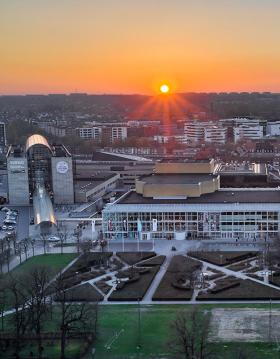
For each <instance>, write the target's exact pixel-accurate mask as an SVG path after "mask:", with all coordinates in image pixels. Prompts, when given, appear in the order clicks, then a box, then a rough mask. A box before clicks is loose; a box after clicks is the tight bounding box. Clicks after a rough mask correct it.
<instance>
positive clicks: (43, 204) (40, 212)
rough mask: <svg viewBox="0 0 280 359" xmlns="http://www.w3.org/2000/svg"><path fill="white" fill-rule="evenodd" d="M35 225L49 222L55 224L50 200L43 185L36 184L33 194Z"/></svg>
mask: <svg viewBox="0 0 280 359" xmlns="http://www.w3.org/2000/svg"><path fill="white" fill-rule="evenodd" d="M33 208H34V221H35V224H40V223H43V222H50V223H52V224H56V219H55V215H54V210H53V205H52V202H51V199H50V197H49V195H48V193H47V191H46V189H45V187H44V186H43V185H40V184H37V185H36V189H35V191H34V194H33Z"/></svg>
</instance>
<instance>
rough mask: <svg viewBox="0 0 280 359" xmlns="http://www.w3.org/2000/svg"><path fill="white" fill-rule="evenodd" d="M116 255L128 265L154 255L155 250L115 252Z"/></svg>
mask: <svg viewBox="0 0 280 359" xmlns="http://www.w3.org/2000/svg"><path fill="white" fill-rule="evenodd" d="M116 255H117V256H118V257H119V258H120V259H121V260H123V261H124V262H126V263H127V264H129V265H134V264H136V263H138V262H140V261H143V260H144V259H149V258H152V257H155V256H156V253H155V252H117V253H116Z"/></svg>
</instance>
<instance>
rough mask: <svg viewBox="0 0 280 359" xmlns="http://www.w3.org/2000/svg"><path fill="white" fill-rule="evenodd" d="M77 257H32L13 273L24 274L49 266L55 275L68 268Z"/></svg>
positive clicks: (46, 255) (50, 255)
mask: <svg viewBox="0 0 280 359" xmlns="http://www.w3.org/2000/svg"><path fill="white" fill-rule="evenodd" d="M76 257H77V254H76V253H65V254H42V255H39V256H35V257H30V258H28V259H27V261H25V262H23V263H22V264H20V265H18V266H17V267H15V268H14V269H13V270H12V271H11V273H13V274H14V273H21V274H22V273H24V272H26V271H28V270H29V269H30V268H32V267H33V266H36V265H42V266H48V267H50V268H51V270H52V272H53V273H54V274H56V273H58V272H59V271H60V270H61V269H63V268H64V267H66V266H67V264H69V263H70V262H71V261H72V260H73V259H74V258H76Z"/></svg>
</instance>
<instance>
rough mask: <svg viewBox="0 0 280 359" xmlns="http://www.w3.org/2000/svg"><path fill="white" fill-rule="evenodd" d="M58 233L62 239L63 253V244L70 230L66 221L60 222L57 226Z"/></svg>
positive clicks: (61, 247) (61, 250) (61, 251)
mask: <svg viewBox="0 0 280 359" xmlns="http://www.w3.org/2000/svg"><path fill="white" fill-rule="evenodd" d="M57 234H58V237H59V239H60V253H61V254H63V245H64V243H65V242H66V241H67V238H68V235H69V230H68V228H67V226H66V225H65V223H63V222H60V223H59V225H58V226H57Z"/></svg>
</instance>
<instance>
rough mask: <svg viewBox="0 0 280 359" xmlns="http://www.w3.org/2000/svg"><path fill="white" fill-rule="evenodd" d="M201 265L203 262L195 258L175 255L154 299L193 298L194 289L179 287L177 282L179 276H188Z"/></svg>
mask: <svg viewBox="0 0 280 359" xmlns="http://www.w3.org/2000/svg"><path fill="white" fill-rule="evenodd" d="M201 266H202V264H201V263H200V262H198V261H196V260H195V259H192V258H188V257H184V256H180V255H177V256H174V257H173V258H172V260H171V262H170V264H169V267H168V268H167V271H166V273H165V274H164V276H163V278H162V280H161V282H160V283H159V286H158V287H157V289H156V291H155V293H154V295H153V298H152V299H153V300H157V301H162V300H174V301H176V300H190V299H191V298H192V294H193V289H191V288H190V289H188V288H185V289H182V288H178V286H177V285H176V283H177V280H178V278H180V277H186V274H188V273H192V272H194V271H195V270H198V269H200V268H201ZM174 284H175V285H174Z"/></svg>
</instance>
